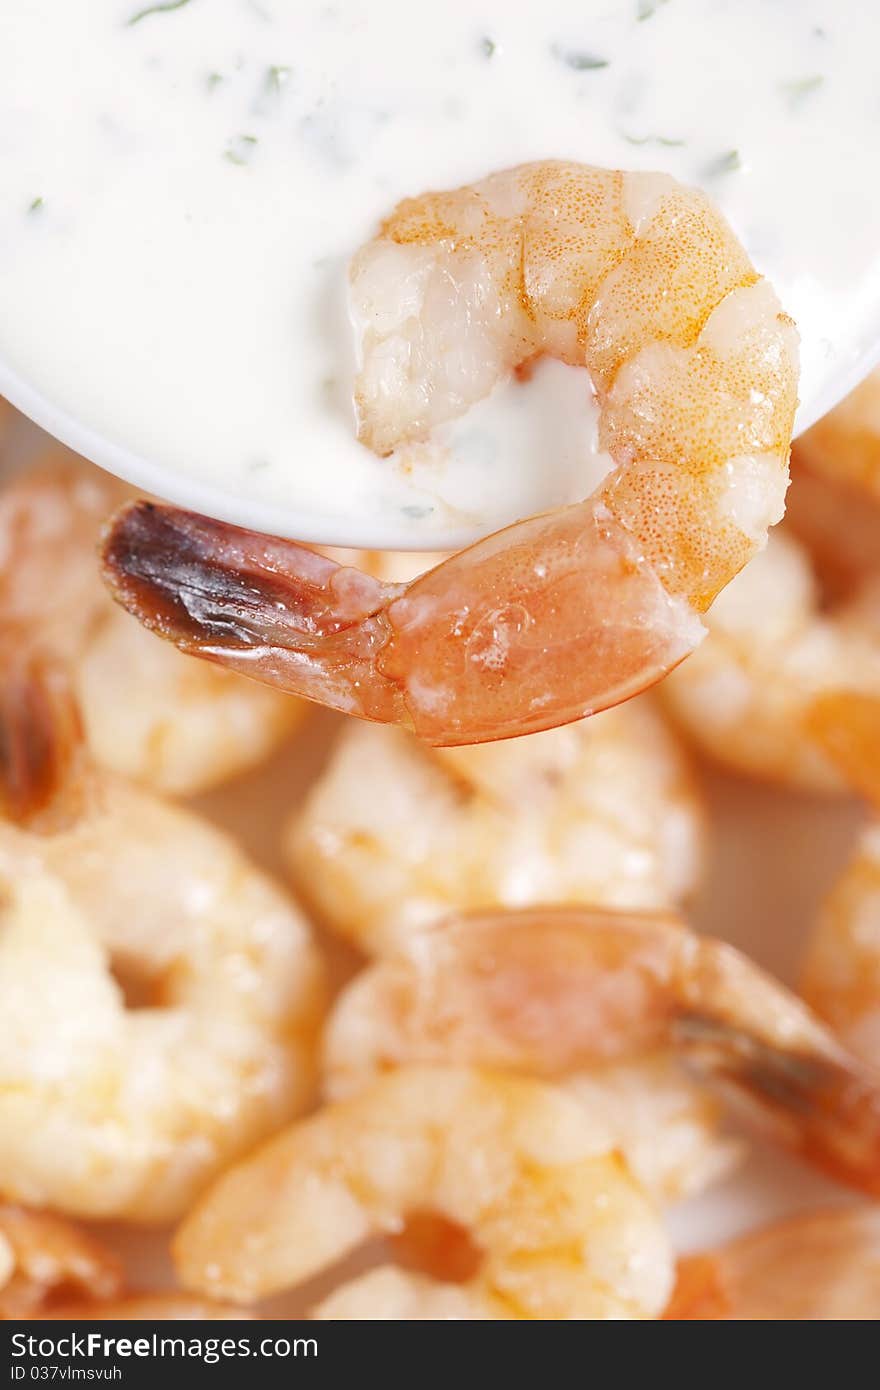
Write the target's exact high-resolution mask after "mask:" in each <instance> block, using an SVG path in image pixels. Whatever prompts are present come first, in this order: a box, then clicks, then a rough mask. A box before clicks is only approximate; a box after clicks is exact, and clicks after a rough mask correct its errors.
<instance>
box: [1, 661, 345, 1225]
mask: <svg viewBox="0 0 880 1390" xmlns="http://www.w3.org/2000/svg"><path fill="white" fill-rule="evenodd" d="M57 686H58V683H57V682H56V684H55V686H53V685H52V683H51V682H50V681H49V680H48V679H47V678H46V677H44V676H41V675H40V673H33V674H32V675H31V676H30V678H27V677H26V676H22V677H21V678H20V679H19V681H18V683H17V685H15V686H11V682H10V678H9V676H8V675H7V678H6V684H5V687H4V692H3V693H4V697H5V698H4V699H3V700H2V701H0V744H2V746H3V749H4V759H3V760H2V763H0V780H2V782H3V783H4V784H5V786H4V790H5V791H6V792H7V795H6V798H5V800H6V807H7V813H10V812H11V811H12V810H14V811H15V813H16V815H17V820H16V821H12V820H9V821H6V822H0V914H2V930H0V1191H2V1192H3V1193H4V1194H5V1195H6V1196H8V1197H11V1198H14V1199H15V1200H17V1201H21V1202H25V1203H29V1204H32V1205H36V1206H42V1205H48V1206H52V1207H55V1208H57V1209H59V1210H61V1211H64V1212H67V1213H70V1214H72V1215H82V1216H87V1217H123V1218H127V1219H130V1220H137V1221H163V1220H168V1219H172V1218H175V1217H177V1216H179V1214H180V1213H181V1212H182V1211H183V1210H185V1208H186V1207H187V1206H188V1205H189V1204H190V1202H191V1201H192V1199H193V1197H194V1196H195V1195H196V1193H197V1192H199V1191H200V1190H201V1188H202V1187H204V1186H205V1184H206V1183H207V1182H208V1181H209V1180H210V1178H211V1177H212V1176H213V1175H214V1174H215V1173H216V1172H218V1171H219V1170H220V1169H221V1168H222V1167H223V1166H224V1165H225V1164H227V1163H228V1162H230V1161H231V1160H232V1159H233V1158H234V1157H235V1156H236V1155H237V1154H239V1153H241V1152H242V1151H243V1150H245V1149H246V1148H247V1147H249V1146H250V1145H252V1144H254V1143H256V1142H257V1141H258V1140H260V1139H261V1138H263V1137H264V1135H266V1134H267V1133H269V1132H271V1130H272V1129H274V1128H275V1127H277V1126H278V1125H279V1124H281V1123H284V1122H285V1121H286V1120H288V1119H289V1118H290V1117H291V1116H293V1115H295V1114H296V1113H297V1112H298V1111H299V1110H300V1109H301V1108H302V1107H303V1106H304V1105H305V1103H306V1101H307V1099H308V1097H309V1093H310V1090H311V1087H312V1082H313V1073H314V1062H315V1050H316V1035H317V1030H318V1027H319V1024H320V1020H321V1014H322V1007H323V989H322V968H321V961H320V959H319V957H318V956H317V954H316V951H315V948H314V946H313V945H312V942H311V938H310V933H309V929H308V927H307V924H306V923H305V921H304V920H303V918H302V917H301V916H300V915H299V914H298V912H297V911H296V910H295V909H294V907H293V906H292V904H291V903H290V902H289V901H288V899H287V898H286V896H285V895H284V894H283V893H282V892H281V890H280V889H279V888H278V887H276V886H275V884H273V883H272V882H271V881H270V880H269V879H268V878H266V877H265V876H264V875H263V874H262V873H260V872H259V871H258V870H257V869H256V868H255V866H254V865H253V864H252V863H250V861H249V860H248V859H247V858H246V857H245V856H244V855H243V854H242V853H241V852H240V851H239V850H238V849H237V847H236V846H235V845H234V844H233V843H232V842H231V841H230V840H229V839H228V838H227V836H226V835H224V834H222V833H220V832H219V831H217V830H215V829H213V828H212V827H211V826H209V825H207V824H205V823H203V822H202V821H201V820H200V819H199V818H198V817H196V816H195V815H193V814H191V813H188V812H184V811H183V810H180V809H177V808H175V807H172V806H170V805H168V804H166V803H164V802H162V801H160V800H158V799H157V798H155V797H154V796H152V795H151V794H149V793H147V792H145V791H141V790H139V789H138V788H137V787H135V786H134V785H132V784H128V783H125V782H124V781H122V780H119V779H117V778H114V777H112V776H110V775H109V774H107V773H102V772H100V771H99V770H97V769H95V768H94V767H93V766H91V765H90V764H89V762H88V759H87V757H86V756H85V753H84V751H83V750H82V748H80V749H79V750H78V751H79V756H78V757H76V756H72V757H68V758H63V757H59V756H57V755H56V745H57V744H58V743H59V742H60V741H61V740H62V739H63V738H73V737H75V732H74V730H75V721H74V720H73V719H72V717H71V715H70V713H69V710H68V709H67V702H66V701H65V699H64V692H63V690H61V689H58V688H57ZM58 704H60V705H61V707H62V709H61V713H60V715H56V713H55V706H56V705H58ZM59 730H60V731H61V732H60V733H59V732H58V731H59ZM10 784H12V789H11V792H10ZM28 792H32V793H33V796H32V798H31V799H30V800H29V799H28V795H27V794H28ZM50 813H51V814H50Z"/></svg>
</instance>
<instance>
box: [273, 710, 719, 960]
mask: <svg viewBox="0 0 880 1390" xmlns="http://www.w3.org/2000/svg"><path fill="white" fill-rule="evenodd" d="M703 819H704V817H703V807H702V803H701V800H700V797H699V792H698V789H697V786H696V783H695V781H694V778H693V775H692V773H691V770H690V767H689V764H688V762H687V760H686V758H685V757H684V756H683V754H682V753H681V751H680V749H679V747H678V745H677V743H676V741H675V739H674V738H673V736H672V735H671V734H670V732H669V730H668V729H667V728H666V726H665V724H664V723H663V721H662V719H661V717H660V716H659V714H658V713H657V711H656V710H655V709H654V708H653V707H652V706H651V705H650V704H649V703H646V701H645V700H637V701H634V702H631V703H630V704H627V705H624V706H621V707H620V708H618V709H615V710H609V711H607V712H606V713H604V714H601V715H598V716H597V717H596V718H595V719H590V720H586V721H582V722H581V723H579V724H572V725H569V726H567V727H565V728H559V729H552V730H548V731H546V732H544V733H540V734H532V735H530V736H529V737H527V738H523V739H514V740H510V741H508V742H506V743H501V744H495V745H484V746H477V747H468V748H460V749H449V750H430V749H427V748H426V747H425V746H424V745H423V744H420V743H419V742H418V741H417V740H416V739H415V738H413V737H412V735H409V734H406V733H405V732H404V731H403V730H399V729H381V728H376V727H370V726H368V725H363V724H355V723H351V724H349V725H348V726H347V727H345V728H344V729H343V730H342V732H341V736H340V738H339V740H338V742H337V743H336V745H335V747H334V750H333V753H332V756H331V759H330V762H329V764H328V765H327V767H326V768H325V770H324V772H323V774H322V776H321V778H320V779H319V781H318V782H317V783H316V784H315V785H314V786H313V788H312V789H311V791H310V793H309V795H308V797H307V798H306V801H305V803H304V805H303V806H302V807H300V808H298V810H297V811H296V813H295V814H294V816H293V817H292V819H291V822H290V824H289V826H288V828H287V830H286V832H285V845H286V853H287V857H288V859H289V861H290V863H291V866H292V868H293V872H294V876H295V880H296V883H297V887H298V888H299V889H300V890H301V891H302V892H303V893H304V894H305V895H306V897H307V898H308V899H309V900H310V901H311V902H312V903H313V904H314V905H315V906H316V908H317V909H318V911H319V912H320V913H321V915H322V916H323V917H324V918H325V919H326V920H327V921H329V922H330V923H331V924H332V926H333V927H334V929H335V930H336V931H338V932H340V933H341V934H343V935H345V936H346V937H348V939H349V940H350V941H352V942H353V943H354V944H355V945H357V946H359V947H360V948H361V949H362V950H363V951H365V952H367V953H368V954H370V955H374V954H377V953H378V954H382V953H386V952H389V951H394V950H397V949H399V948H401V947H403V946H405V945H406V943H407V942H408V941H409V940H410V939H411V938H412V936H413V934H414V933H416V932H418V931H419V930H420V928H421V927H422V926H424V925H426V924H427V923H430V922H434V921H437V920H438V918H442V917H446V916H448V915H449V914H450V913H451V912H456V911H467V910H470V909H473V908H483V907H502V906H511V907H518V906H523V905H527V904H529V903H533V902H560V903H565V902H582V903H586V904H589V905H591V906H612V907H636V908H637V907H646V908H664V907H672V906H674V905H676V904H678V903H680V902H681V901H682V900H683V899H684V898H686V897H687V896H688V895H689V894H690V893H692V892H693V890H694V889H695V887H696V885H697V883H698V881H699V877H700V873H701V869H702V864H703V858H704V855H703V849H704V835H703Z"/></svg>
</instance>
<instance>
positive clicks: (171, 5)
mask: <svg viewBox="0 0 880 1390" xmlns="http://www.w3.org/2000/svg"><path fill="white" fill-rule="evenodd" d="M188 4H189V0H163V3H162V4H159V5H147V7H146V9H143V10H138V12H137V14H133V15H132V17H131V19H130V20H129V21H128V27H129V28H131V26H132V24H140V22H141V20H142V19H146V18H147V16H148V15H151V14H167V12H168V11H169V10H182V9H183V7H184V5H188Z"/></svg>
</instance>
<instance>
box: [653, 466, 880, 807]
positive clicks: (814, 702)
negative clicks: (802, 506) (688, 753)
mask: <svg viewBox="0 0 880 1390" xmlns="http://www.w3.org/2000/svg"><path fill="white" fill-rule="evenodd" d="M795 487H797V484H795ZM820 598H821V596H820V591H819V585H818V582H817V579H816V576H815V574H814V571H813V567H812V565H811V562H810V558H809V556H808V554H807V552H806V551H805V550H804V548H803V547H802V546H801V545H800V544H799V543H798V542H797V541H796V540H795V539H794V538H793V537H792V536H790V535H786V534H783V533H781V532H775V533H774V534H773V536H772V537H771V539H770V544H769V545H768V546H767V549H766V550H765V551H764V552H763V554H761V555H758V556H757V557H756V558H755V560H753V561H752V563H751V564H750V565H749V566H748V567H747V568H746V569H745V570H743V572H742V574H740V575H738V576H737V578H736V579H735V580H734V581H733V583H732V584H730V585H728V587H727V588H726V589H725V591H724V593H723V594H720V595H719V597H718V598H717V599H716V601H715V603H714V605H713V607H712V610H711V612H710V613H709V614H708V625H709V637H708V639H707V640H706V642H704V643H703V645H702V647H700V649H699V650H698V651H697V652H695V653H694V655H693V656H692V657H691V658H690V659H689V660H688V661H687V662H685V663H684V664H683V665H682V666H681V667H680V668H679V669H678V670H677V671H674V672H673V673H672V674H671V675H670V677H669V679H668V680H667V681H665V682H664V683H663V686H662V688H661V695H662V698H663V701H664V703H665V705H666V708H667V709H668V710H669V711H670V712H671V713H672V714H673V715H674V716H675V718H676V720H677V722H678V723H679V724H680V726H681V727H682V729H684V730H685V731H686V732H687V733H688V734H689V735H690V736H691V737H692V738H694V739H695V741H696V742H697V743H698V744H699V745H700V746H701V747H702V748H703V749H704V750H705V751H706V752H708V753H710V754H711V755H712V756H713V757H715V758H717V759H718V760H719V761H720V762H722V763H724V764H726V765H727V766H729V767H733V768H735V769H738V770H741V771H744V772H748V773H751V774H753V775H755V776H758V777H764V778H771V779H773V780H776V781H780V782H783V783H789V784H792V785H795V786H802V787H809V788H811V789H813V790H829V791H839V790H842V789H844V788H846V787H850V788H855V789H856V790H858V791H861V792H864V793H865V794H866V795H868V796H869V797H871V798H872V799H874V800H878V799H880V584H878V583H877V582H874V583H866V584H865V585H863V586H862V588H861V590H860V592H859V593H857V594H853V595H852V596H851V597H850V598H849V599H847V600H846V601H845V602H841V603H839V604H837V605H836V606H835V607H834V608H833V609H831V610H828V611H826V610H824V609H823V608H822V607H821V606H820Z"/></svg>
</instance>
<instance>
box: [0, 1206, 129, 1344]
mask: <svg viewBox="0 0 880 1390" xmlns="http://www.w3.org/2000/svg"><path fill="white" fill-rule="evenodd" d="M121 1287H122V1266H121V1265H120V1263H119V1261H118V1260H117V1259H116V1257H115V1255H111V1254H110V1252H109V1251H108V1250H105V1249H104V1248H103V1246H101V1245H99V1244H98V1242H97V1241H95V1240H93V1239H92V1238H91V1237H90V1236H87V1235H85V1234H84V1232H82V1231H78V1230H77V1228H76V1227H75V1226H72V1225H71V1224H70V1222H69V1221H63V1220H62V1219H61V1218H60V1217H57V1216H49V1215H48V1214H47V1213H45V1212H36V1211H27V1210H25V1208H23V1207H16V1206H11V1205H10V1204H9V1203H5V1202H4V1203H0V1319H12V1318H32V1317H36V1316H38V1315H39V1314H40V1313H41V1312H43V1311H47V1310H48V1311H49V1315H50V1316H54V1315H55V1314H54V1311H52V1310H53V1304H54V1302H55V1301H56V1300H57V1299H58V1298H62V1299H64V1298H66V1299H67V1300H68V1301H69V1300H70V1299H71V1298H73V1299H79V1300H89V1301H103V1300H105V1299H115V1298H116V1297H117V1296H118V1294H119V1292H120V1289H121Z"/></svg>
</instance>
